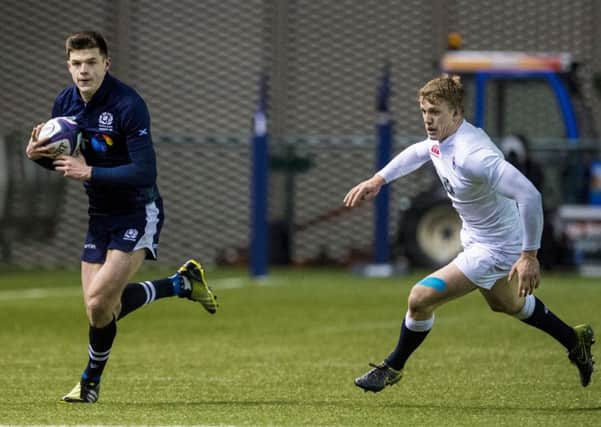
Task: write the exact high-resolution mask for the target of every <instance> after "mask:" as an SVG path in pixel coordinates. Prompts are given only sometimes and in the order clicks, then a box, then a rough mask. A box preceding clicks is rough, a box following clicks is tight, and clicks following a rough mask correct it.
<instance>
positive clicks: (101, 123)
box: [98, 112, 113, 132]
mask: <svg viewBox="0 0 601 427" xmlns="http://www.w3.org/2000/svg"><path fill="white" fill-rule="evenodd" d="M98 129H99V130H100V131H101V132H112V131H113V115H112V114H111V113H107V112H104V113H101V114H100V116H99V117H98Z"/></svg>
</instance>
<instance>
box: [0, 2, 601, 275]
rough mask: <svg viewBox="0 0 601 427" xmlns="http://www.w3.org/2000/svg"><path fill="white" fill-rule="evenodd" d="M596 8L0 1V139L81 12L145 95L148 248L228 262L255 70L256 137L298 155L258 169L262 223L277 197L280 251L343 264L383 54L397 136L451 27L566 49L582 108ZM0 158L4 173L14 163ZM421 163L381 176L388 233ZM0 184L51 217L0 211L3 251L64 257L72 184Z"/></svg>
mask: <svg viewBox="0 0 601 427" xmlns="http://www.w3.org/2000/svg"><path fill="white" fill-rule="evenodd" d="M599 9H600V6H599V5H598V4H597V2H595V1H594V0H578V1H571V2H566V1H563V0H549V1H543V0H521V1H507V2H495V1H492V0H486V1H481V2H471V1H467V0H452V1H443V0H432V1H422V0H407V1H393V0H384V1H381V0H365V1H357V0H342V1H325V0H323V1H321V0H319V1H315V0H295V1H293V0H280V1H271V0H245V1H242V0H219V1H218V0H203V1H192V0H182V1H178V2H171V1H160V0H159V1H152V2H151V1H148V0H119V1H114V2H107V1H104V0H91V1H88V2H85V5H81V4H79V3H69V2H67V3H65V2H64V1H61V2H59V1H57V0H48V1H45V2H41V3H40V2H37V1H33V0H20V1H17V0H5V1H3V2H2V3H1V4H0V26H1V28H2V31H1V32H0V49H1V52H2V58H3V61H1V62H0V75H2V78H1V79H0V101H1V102H0V104H1V105H2V108H0V123H1V126H2V130H1V131H0V133H1V134H2V135H3V136H5V137H7V138H6V141H9V142H10V141H12V142H10V144H12V145H10V147H8V148H7V147H5V148H6V149H7V150H10V152H11V153H18V152H19V146H21V147H22V146H23V145H24V143H25V141H24V140H21V141H18V138H16V137H15V135H16V134H14V132H15V131H16V132H21V133H22V134H26V131H27V129H28V128H30V127H31V125H32V124H34V123H37V122H40V121H43V120H45V119H46V118H47V117H48V114H49V110H50V106H51V104H52V101H53V99H54V96H55V95H56V93H57V92H58V91H59V90H60V89H61V88H62V87H64V86H66V85H68V84H69V83H70V82H69V76H68V73H67V71H66V67H65V63H64V52H63V42H64V38H65V36H66V35H67V34H69V33H70V32H72V31H75V30H79V29H82V28H83V27H85V28H93V29H97V30H99V31H101V32H103V33H104V34H105V35H106V37H107V39H108V41H109V50H110V52H111V55H112V57H113V68H112V70H113V73H114V74H115V75H116V76H117V77H119V78H122V79H123V80H125V81H126V82H127V83H129V84H131V85H133V86H134V87H135V88H136V89H137V90H138V91H139V92H140V93H141V95H142V96H143V97H144V98H145V100H146V102H147V104H148V106H149V108H150V111H151V116H152V121H153V134H154V140H155V144H156V146H157V154H158V162H159V163H158V164H159V186H160V189H161V192H162V194H163V197H164V199H165V206H166V211H167V221H166V224H165V228H164V231H163V234H162V240H161V247H160V259H161V262H164V263H168V264H177V263H179V262H181V260H182V259H183V258H185V257H188V256H191V255H194V256H198V257H201V258H202V259H203V260H204V261H205V262H208V263H212V262H218V261H226V260H227V261H228V262H236V261H243V260H244V259H245V257H246V254H245V252H246V250H247V244H248V234H249V232H248V217H249V191H248V181H249V179H248V175H249V170H250V164H249V158H250V156H249V153H250V148H249V141H250V136H251V135H250V120H251V115H252V111H253V109H254V105H255V101H256V97H257V94H256V92H257V81H258V79H259V76H260V74H261V73H262V72H266V73H267V74H269V75H270V103H269V105H270V108H269V114H270V132H271V135H272V138H271V149H272V152H273V153H274V154H275V155H281V153H284V152H288V153H290V152H292V155H293V156H296V157H300V158H305V159H309V164H310V166H309V167H308V169H307V170H304V171H302V172H293V171H286V170H274V171H273V173H272V176H271V180H270V194H271V196H272V197H271V200H270V216H271V218H272V222H273V223H274V224H277V223H278V222H280V221H282V220H284V221H285V220H287V219H288V220H289V219H290V208H291V207H292V209H293V215H292V216H293V227H292V234H291V235H290V236H289V238H290V239H291V242H292V246H291V249H290V252H291V254H290V255H291V257H292V258H293V260H294V261H296V262H309V261H315V260H332V261H335V262H343V261H346V260H349V259H351V258H353V257H354V256H365V255H366V254H367V255H368V254H369V253H370V251H371V245H372V242H371V241H372V234H373V233H372V228H373V224H372V222H373V212H372V209H370V208H364V209H361V210H358V211H353V212H352V213H349V212H347V211H343V210H340V205H341V199H342V197H343V196H344V193H345V192H346V190H347V189H348V188H349V187H350V186H351V185H353V184H354V183H355V182H357V181H358V180H360V179H362V178H365V177H367V176H369V175H371V174H372V173H373V168H374V164H375V158H374V155H375V153H374V151H375V146H374V136H373V135H374V102H375V101H374V98H375V88H376V85H377V79H378V76H379V74H380V71H381V69H382V67H383V66H384V64H385V63H388V64H389V65H390V68H391V70H392V82H393V98H392V103H391V109H392V113H393V117H394V120H395V122H396V134H397V136H398V137H399V138H400V139H399V140H398V141H397V143H396V147H395V148H396V149H400V147H401V146H402V145H403V144H404V143H406V142H407V141H409V140H412V135H421V134H422V133H423V131H422V125H421V123H420V117H419V112H418V109H417V105H416V102H415V98H416V91H417V88H418V87H419V86H420V85H421V84H422V83H423V82H425V81H426V80H428V79H429V78H431V77H433V76H435V75H436V74H437V73H438V71H437V66H438V65H437V62H438V59H439V58H440V55H441V54H442V52H443V51H444V48H445V43H446V40H445V37H446V34H447V32H448V31H450V30H455V31H460V32H461V33H462V35H463V37H464V47H465V48H467V49H480V50H500V49H506V50H507V49H508V50H518V51H533V50H536V51H568V52H571V53H572V54H573V55H574V57H575V59H576V60H577V61H578V62H579V63H580V64H581V65H580V67H579V69H578V74H577V75H578V77H579V79H580V82H581V87H582V90H583V96H584V99H585V101H586V102H587V103H588V105H590V106H592V108H593V112H594V113H596V115H597V116H598V113H599V111H601V110H600V109H599V105H598V101H597V99H595V97H594V95H593V89H592V83H591V77H592V74H593V73H594V72H595V71H596V70H598V69H599V65H600V64H599V59H598V58H599V57H600V55H599V53H600V52H599V47H598V46H599V45H600V43H599V40H598V37H597V33H598V31H597V29H596V22H598V18H600V17H601V13H599ZM528 90H530V89H528ZM509 95H510V96H512V97H515V98H520V97H524V98H532V97H533V96H534V97H536V96H537V95H536V93H530V92H528V91H519V90H518V91H517V92H515V93H514V92H511V93H510V94H509ZM515 104H516V105H520V103H519V102H517V103H515ZM527 108H528V107H527V104H526V103H524V111H520V110H519V109H515V110H512V111H510V112H508V114H511V115H512V116H514V117H515V120H516V121H517V122H518V123H520V127H527V128H528V129H529V130H530V131H531V132H532V134H533V135H536V136H540V135H541V134H544V132H546V131H547V130H548V129H546V128H545V127H544V126H546V125H544V124H543V123H544V121H543V120H540V115H545V116H547V115H548V112H545V111H534V112H532V111H528V110H527ZM492 111H494V106H493V110H492ZM526 117H527V118H528V119H527V120H525V118H526ZM9 135H12V137H10V138H8V136H9ZM15 144H16V145H15ZM19 144H21V145H19ZM286 147H292V148H286ZM15 150H16V151H15ZM21 158H22V157H21ZM11 159H12V160H11V161H13V162H16V163H14V164H15V165H16V164H18V161H17V160H15V158H14V157H13V158H11ZM0 173H5V175H6V176H8V177H9V178H10V179H11V180H13V182H14V180H15V179H17V178H16V175H14V173H13V172H12V170H11V171H10V172H9V169H6V170H5V171H3V172H0ZM40 173H46V172H40ZM432 179H433V177H432V176H431V174H430V173H429V171H427V170H426V171H423V172H421V173H420V174H418V175H416V176H415V177H412V178H411V179H408V180H404V181H402V182H401V183H399V184H398V185H396V186H395V187H394V190H393V191H392V203H391V209H392V210H393V212H391V214H392V215H391V223H392V227H391V234H394V233H395V232H396V230H395V227H394V224H396V221H397V220H398V214H397V211H398V202H399V200H400V198H401V196H402V195H412V194H415V193H417V192H418V191H419V190H420V189H423V188H425V187H426V186H427V185H429V183H430V182H431V181H432ZM11 185H13V187H11V188H12V190H11V191H12V193H10V194H11V197H13V198H14V197H17V196H16V194H17V193H19V195H18V197H26V198H29V199H28V200H29V201H28V202H27V203H29V205H32V204H33V205H35V206H52V207H53V209H54V208H56V209H55V210H54V211H52V210H47V211H45V216H43V215H42V216H29V217H28V212H22V213H19V215H22V217H23V221H26V220H27V218H30V219H32V221H31V223H33V222H34V221H33V219H34V218H35V222H38V223H39V222H41V221H52V222H53V226H52V232H47V233H46V234H44V235H43V236H42V237H40V235H39V234H38V235H36V234H35V233H30V234H27V233H22V232H20V231H18V230H20V229H17V228H14V227H13V226H12V225H8V224H9V222H3V224H5V227H4V228H5V230H8V231H7V232H6V233H5V234H4V236H5V237H4V240H5V241H9V243H10V245H8V243H7V244H6V245H5V249H4V258H5V259H10V261H11V262H14V263H17V264H21V265H29V264H31V260H36V264H43V265H75V261H76V260H77V257H78V256H79V254H80V251H81V243H82V238H83V233H84V230H85V227H86V213H85V210H86V206H87V203H86V200H85V195H84V194H83V190H82V189H81V185H80V184H78V183H75V182H67V183H62V184H61V185H62V187H57V188H61V190H60V191H58V192H56V193H55V192H50V193H44V194H40V192H39V191H35V190H31V189H30V190H28V191H25V188H26V187H23V188H19V186H18V184H17V185H16V186H14V183H13V184H11ZM291 185H292V187H290V186H291ZM290 188H292V189H293V192H292V193H290V192H289V190H290ZM15 189H16V190H15ZM53 191H54V190H53ZM1 194H2V193H0V195H1ZM6 194H8V193H6ZM52 194H57V197H56V198H52V197H50V195H52ZM14 200H15V199H11V200H10V203H15V206H24V205H26V204H27V203H25V202H16V201H14ZM57 201H58V202H60V203H57ZM13 212H15V211H14V210H13ZM48 212H53V213H52V215H49V214H48ZM11 227H13V228H11ZM289 228H290V227H289ZM272 231H274V235H277V229H275V228H274V229H273V230H272ZM391 240H393V239H391Z"/></svg>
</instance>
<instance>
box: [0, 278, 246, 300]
mask: <svg viewBox="0 0 601 427" xmlns="http://www.w3.org/2000/svg"><path fill="white" fill-rule="evenodd" d="M209 283H210V285H211V287H212V288H214V289H240V288H243V287H244V286H246V284H247V283H248V280H247V279H246V278H243V277H233V278H229V279H215V280H211V281H210V282H209ZM78 295H81V288H79V287H73V286H70V287H62V288H33V289H23V290H17V289H11V290H5V291H3V290H0V301H14V300H22V299H43V298H59V297H66V296H78Z"/></svg>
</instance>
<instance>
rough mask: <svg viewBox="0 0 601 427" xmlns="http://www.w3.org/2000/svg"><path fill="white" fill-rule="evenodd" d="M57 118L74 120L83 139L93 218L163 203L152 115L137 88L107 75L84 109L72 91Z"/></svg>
mask: <svg viewBox="0 0 601 427" xmlns="http://www.w3.org/2000/svg"><path fill="white" fill-rule="evenodd" d="M57 116H75V119H76V120H77V123H78V124H79V126H80V128H81V131H82V133H83V135H82V136H83V138H82V149H81V152H82V154H83V156H84V158H85V159H86V163H87V164H88V165H89V166H92V179H91V180H90V181H88V182H85V183H84V187H85V189H86V192H87V194H88V198H89V202H90V207H89V213H90V215H105V214H115V213H124V212H129V211H131V210H132V209H136V208H143V207H144V206H145V205H146V204H147V203H150V202H152V201H154V200H156V199H158V198H159V197H160V196H159V191H158V187H157V184H156V178H157V170H156V155H155V151H154V147H153V145H152V138H151V135H150V115H149V113H148V108H147V107H146V103H145V102H144V100H143V99H142V98H141V97H140V95H138V93H137V92H136V91H135V90H134V89H133V88H131V87H130V86H127V85H126V84H124V83H123V82H121V81H119V80H117V79H116V78H114V77H112V76H111V75H110V74H108V73H107V74H106V75H105V77H104V80H103V82H102V84H101V86H100V88H98V91H97V92H96V93H95V94H94V96H93V97H92V99H91V100H90V102H88V103H87V104H86V103H85V102H84V100H83V99H82V98H81V96H80V94H79V91H78V89H77V87H76V86H75V85H73V86H70V87H68V88H66V89H64V90H63V91H62V92H61V93H60V94H59V95H58V96H57V97H56V100H55V101H54V106H53V107H52V117H57Z"/></svg>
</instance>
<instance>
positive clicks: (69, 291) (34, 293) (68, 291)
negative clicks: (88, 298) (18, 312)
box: [0, 287, 81, 301]
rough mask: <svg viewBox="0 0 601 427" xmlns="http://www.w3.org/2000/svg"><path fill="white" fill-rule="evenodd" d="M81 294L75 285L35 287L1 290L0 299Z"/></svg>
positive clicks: (9, 299)
mask: <svg viewBox="0 0 601 427" xmlns="http://www.w3.org/2000/svg"><path fill="white" fill-rule="evenodd" d="M76 295H81V289H80V288H75V287H69V288H34V289H24V290H22V291H18V290H10V291H0V301H12V300H19V299H41V298H56V297H65V296H76Z"/></svg>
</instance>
